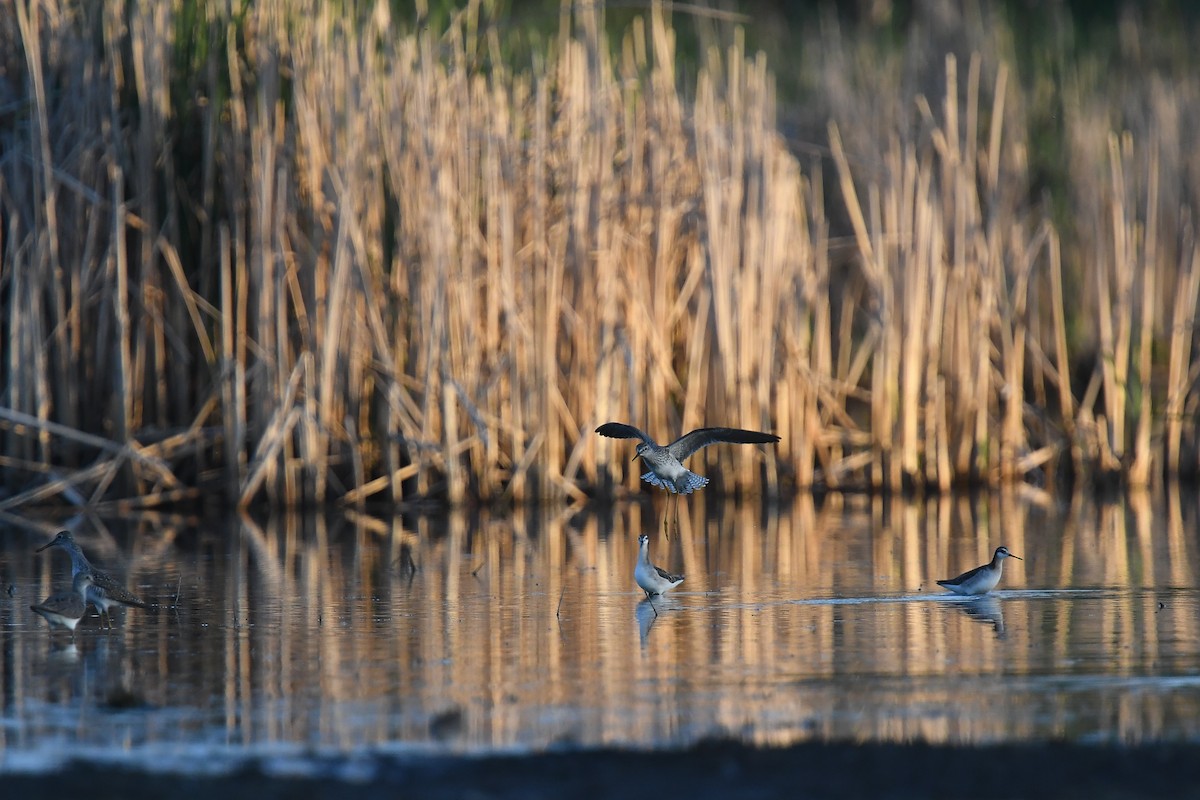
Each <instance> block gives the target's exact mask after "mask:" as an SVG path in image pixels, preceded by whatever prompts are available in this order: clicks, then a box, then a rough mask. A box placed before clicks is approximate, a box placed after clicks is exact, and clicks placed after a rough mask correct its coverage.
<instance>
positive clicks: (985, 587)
mask: <svg viewBox="0 0 1200 800" xmlns="http://www.w3.org/2000/svg"><path fill="white" fill-rule="evenodd" d="M1006 558H1015V559H1017V560H1018V561H1024V559H1023V558H1021V557H1020V556H1015V555H1013V554H1012V553H1010V552H1008V548H1007V547H1004V546H1003V545H1001V546H1000V547H997V548H996V552H995V553H994V554H993V555H992V560H991V561H989V562H988V563H986V564H984V565H983V566H981V567H976V568H975V569H972V570H968V571H967V572H964V573H963V574H962V575H959V576H958V577H957V578H950V579H949V580H945V581H938V586H944V587H946V588H947V589H949V590H950V591H952V592H954V593H955V594H965V595H978V594H987V593H988V592H990V591H991V590H992V589H995V588H996V584H997V583H999V582H1000V573H1001V572H1003V570H1004V559H1006Z"/></svg>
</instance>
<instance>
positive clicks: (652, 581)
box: [633, 533, 683, 599]
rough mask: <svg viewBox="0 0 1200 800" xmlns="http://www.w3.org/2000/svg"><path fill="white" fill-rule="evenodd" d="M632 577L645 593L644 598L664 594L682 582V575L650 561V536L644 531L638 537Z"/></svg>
mask: <svg viewBox="0 0 1200 800" xmlns="http://www.w3.org/2000/svg"><path fill="white" fill-rule="evenodd" d="M633 579H634V580H635V581H637V585H638V586H640V587H642V591H644V592H645V593H646V599H650V598H651V597H653V596H654V595H656V594H658V595H661V594H666V593H667V592H669V591H671V590H672V589H674V588H675V587H676V586H678V585H679V584H681V583H683V576H682V575H672V574H671V573H669V572H667V571H666V570H665V569H663V568H662V567H656V566H654V565H653V564H651V563H650V537H649V536H647V535H646V534H644V533H643V534H642V535H641V536H639V537H638V560H637V566H636V567H634V568H633Z"/></svg>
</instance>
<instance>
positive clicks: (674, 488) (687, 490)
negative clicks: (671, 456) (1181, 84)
mask: <svg viewBox="0 0 1200 800" xmlns="http://www.w3.org/2000/svg"><path fill="white" fill-rule="evenodd" d="M642 480H644V481H645V482H646V483H648V484H650V485H651V486H659V487H662V488H663V489H666V490H667V491H668V492H671V493H673V494H691V493H692V492H694V491H696V490H697V489H703V488H704V487H705V486H708V478H705V477H704V476H703V475H697V474H696V473H694V472H692V471H691V470H685V471H684V473H683V477H682V478H680V482H681V483H682V484H683V486H682V487H680V486H679V485H677V484H676V483H675V482H674V481H664V480H663V479H662V478H660V477H658V476H657V475H655V474H654V473H653V472H647V473H646V474H644V475H642Z"/></svg>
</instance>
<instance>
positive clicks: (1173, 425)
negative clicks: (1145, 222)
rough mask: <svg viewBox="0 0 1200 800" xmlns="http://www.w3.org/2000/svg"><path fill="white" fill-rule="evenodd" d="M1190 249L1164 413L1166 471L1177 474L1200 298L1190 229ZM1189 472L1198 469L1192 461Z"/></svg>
mask: <svg viewBox="0 0 1200 800" xmlns="http://www.w3.org/2000/svg"><path fill="white" fill-rule="evenodd" d="M1187 234H1188V237H1187V238H1188V239H1191V240H1192V241H1191V242H1190V244H1191V247H1190V248H1184V249H1183V251H1182V255H1181V257H1182V258H1184V259H1186V265H1181V266H1180V269H1179V275H1178V280H1177V284H1176V287H1177V288H1176V292H1175V305H1174V309H1173V311H1172V315H1171V344H1170V352H1169V355H1168V359H1167V396H1166V406H1165V408H1164V409H1163V416H1164V418H1165V421H1166V432H1165V436H1164V448H1165V450H1166V463H1167V474H1168V475H1171V476H1178V475H1180V474H1181V472H1180V467H1181V465H1180V457H1181V455H1182V448H1183V426H1184V421H1185V410H1184V409H1185V403H1186V401H1187V396H1188V393H1189V392H1190V390H1191V385H1192V384H1191V381H1192V376H1191V375H1190V374H1189V372H1190V371H1189V369H1188V365H1189V364H1190V363H1191V356H1192V333H1193V331H1194V330H1195V328H1196V302H1197V297H1200V268H1198V267H1197V261H1200V245H1197V244H1196V242H1195V241H1194V235H1193V234H1192V229H1191V228H1188V229H1187ZM1188 466H1189V471H1190V470H1193V469H1195V465H1194V464H1191V465H1188Z"/></svg>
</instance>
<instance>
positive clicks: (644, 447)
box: [632, 442, 650, 461]
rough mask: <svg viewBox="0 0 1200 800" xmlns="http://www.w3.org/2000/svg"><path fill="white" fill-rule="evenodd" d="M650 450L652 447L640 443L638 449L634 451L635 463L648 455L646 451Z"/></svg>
mask: <svg viewBox="0 0 1200 800" xmlns="http://www.w3.org/2000/svg"><path fill="white" fill-rule="evenodd" d="M649 449H650V445H648V444H646V443H645V442H638V444H637V447H635V448H634V450H633V459H632V460H633V461H637V460H638V459H639V458H641V457H642V456H644V455H646V451H647V450H649Z"/></svg>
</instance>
